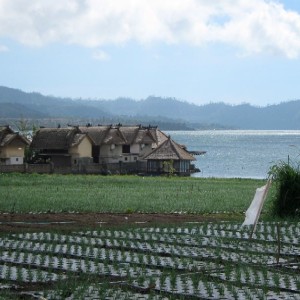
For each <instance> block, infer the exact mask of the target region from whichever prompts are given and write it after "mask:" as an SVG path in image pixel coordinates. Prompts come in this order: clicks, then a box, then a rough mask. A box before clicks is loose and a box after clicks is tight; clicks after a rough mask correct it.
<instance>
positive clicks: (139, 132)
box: [120, 126, 157, 145]
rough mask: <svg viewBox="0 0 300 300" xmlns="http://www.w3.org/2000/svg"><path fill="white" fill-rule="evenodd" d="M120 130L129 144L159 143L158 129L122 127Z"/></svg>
mask: <svg viewBox="0 0 300 300" xmlns="http://www.w3.org/2000/svg"><path fill="white" fill-rule="evenodd" d="M120 130H121V132H122V134H123V135H124V137H125V138H126V141H127V144H129V145H132V144H152V143H157V138H156V135H155V131H156V128H150V127H142V126H122V127H120Z"/></svg>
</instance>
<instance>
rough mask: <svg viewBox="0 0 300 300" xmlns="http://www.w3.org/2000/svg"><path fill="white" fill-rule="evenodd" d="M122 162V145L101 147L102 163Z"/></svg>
mask: <svg viewBox="0 0 300 300" xmlns="http://www.w3.org/2000/svg"><path fill="white" fill-rule="evenodd" d="M121 160H122V145H113V146H112V145H102V146H101V147H100V163H101V162H104V163H118V162H119V161H121Z"/></svg>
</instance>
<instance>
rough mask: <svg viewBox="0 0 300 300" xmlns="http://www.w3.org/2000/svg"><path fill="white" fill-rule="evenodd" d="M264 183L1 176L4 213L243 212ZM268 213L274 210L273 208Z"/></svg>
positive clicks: (113, 177)
mask: <svg viewBox="0 0 300 300" xmlns="http://www.w3.org/2000/svg"><path fill="white" fill-rule="evenodd" d="M264 183H265V181H264V180H254V179H216V178H190V177H188V178H181V177H173V178H167V177H139V176H95V175H54V174H53V175H38V174H0V195H2V196H1V198H0V210H1V212H22V213H28V212H47V211H51V212H69V211H76V212H115V213H122V212H123V213H124V212H145V213H151V212H152V213H153V212H154V213H174V212H185V213H212V212H231V213H232V212H243V211H245V210H246V209H247V207H248V206H249V204H250V202H251V200H252V198H253V195H254V193H255V189H256V188H257V187H259V186H261V185H263V184H264ZM267 202H268V201H267ZM264 210H265V211H268V210H269V205H268V204H267V205H266V206H265V208H264Z"/></svg>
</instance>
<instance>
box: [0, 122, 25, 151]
mask: <svg viewBox="0 0 300 300" xmlns="http://www.w3.org/2000/svg"><path fill="white" fill-rule="evenodd" d="M15 139H19V140H21V141H22V142H23V143H24V144H25V145H29V144H30V142H29V141H28V140H27V139H26V138H25V137H23V136H21V135H20V134H19V133H17V132H14V131H13V130H12V129H11V128H10V127H9V126H4V127H0V147H4V146H6V145H9V144H10V143H11V142H12V141H13V140H15Z"/></svg>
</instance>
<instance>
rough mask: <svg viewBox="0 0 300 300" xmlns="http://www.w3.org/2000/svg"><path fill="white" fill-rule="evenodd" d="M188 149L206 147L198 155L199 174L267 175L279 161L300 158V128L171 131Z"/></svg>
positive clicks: (221, 175)
mask: <svg viewBox="0 0 300 300" xmlns="http://www.w3.org/2000/svg"><path fill="white" fill-rule="evenodd" d="M167 134H169V135H170V136H171V138H172V139H173V140H175V141H176V142H177V143H179V144H184V145H186V146H187V148H188V150H204V151H207V152H206V154H204V155H200V156H195V157H196V159H197V161H196V162H195V165H196V167H197V168H199V169H200V170H201V172H200V173H196V174H195V175H193V176H196V177H226V178H234V177H239V178H266V177H267V174H268V171H269V169H270V167H271V166H272V165H274V164H276V163H278V162H279V161H285V162H288V160H289V161H290V162H291V163H296V162H298V161H299V160H300V156H299V155H300V131H299V130H297V131H282V130H281V131H273V130H220V131H219V130H217V131H168V132H167Z"/></svg>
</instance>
